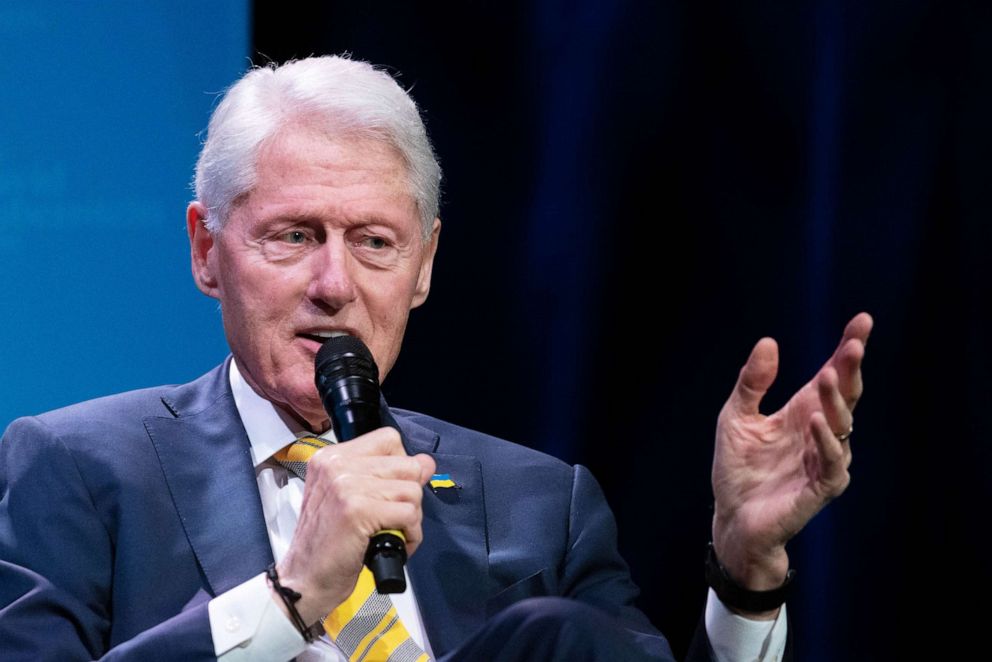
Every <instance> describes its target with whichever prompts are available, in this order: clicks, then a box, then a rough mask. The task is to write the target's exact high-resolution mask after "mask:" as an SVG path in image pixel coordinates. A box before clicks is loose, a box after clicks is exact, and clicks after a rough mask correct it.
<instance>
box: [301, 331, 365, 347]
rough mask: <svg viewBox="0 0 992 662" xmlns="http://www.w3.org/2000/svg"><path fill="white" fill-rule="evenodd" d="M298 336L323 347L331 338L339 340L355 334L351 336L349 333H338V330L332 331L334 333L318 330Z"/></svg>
mask: <svg viewBox="0 0 992 662" xmlns="http://www.w3.org/2000/svg"><path fill="white" fill-rule="evenodd" d="M296 335H298V336H299V337H301V338H306V339H307V340H311V341H313V342H315V343H319V344H321V345H323V344H324V343H325V342H327V341H328V340H330V339H331V338H337V337H338V336H347V335H354V334H350V333H348V332H347V331H338V330H332V331H323V330H317V331H310V332H303V333H298V334H296Z"/></svg>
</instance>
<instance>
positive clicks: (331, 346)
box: [314, 336, 406, 593]
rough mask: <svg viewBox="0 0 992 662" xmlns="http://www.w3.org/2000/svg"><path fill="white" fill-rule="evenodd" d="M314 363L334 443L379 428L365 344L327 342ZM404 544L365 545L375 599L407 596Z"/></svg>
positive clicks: (382, 536) (392, 534) (383, 538)
mask: <svg viewBox="0 0 992 662" xmlns="http://www.w3.org/2000/svg"><path fill="white" fill-rule="evenodd" d="M315 363H316V372H315V376H314V379H315V380H316V383H317V393H318V394H319V395H320V400H321V402H322V403H323V404H324V409H325V410H326V411H327V414H328V416H330V418H331V425H332V426H333V427H334V434H335V435H336V436H337V438H338V441H350V440H352V439H354V438H355V437H358V436H360V435H363V434H365V433H366V432H371V431H372V430H377V429H378V428H381V427H382V420H381V418H380V417H379V368H378V367H376V364H375V359H373V358H372V353H371V352H369V349H368V347H366V346H365V343H363V342H362V341H361V340H359V339H358V338H355V337H354V336H337V337H334V338H331V339H329V340H327V341H326V342H325V343H324V344H323V346H322V347H321V348H320V350H319V351H318V352H317V359H316V362H315ZM405 542H406V540H405V538H404V537H403V533H402V532H401V531H397V530H393V529H390V530H385V531H379V532H378V533H376V534H375V535H374V536H372V538H371V540H370V541H369V548H368V550H367V551H366V552H365V565H366V566H368V568H369V570H370V571H371V572H372V576H373V577H374V578H375V587H376V590H378V591H379V593H402V592H403V591H405V590H406V576H405V575H404V574H403V565H404V564H405V563H406V545H405Z"/></svg>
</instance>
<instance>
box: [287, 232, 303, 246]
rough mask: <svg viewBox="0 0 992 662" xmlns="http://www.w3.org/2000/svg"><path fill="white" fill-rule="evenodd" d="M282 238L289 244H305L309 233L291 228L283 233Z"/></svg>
mask: <svg viewBox="0 0 992 662" xmlns="http://www.w3.org/2000/svg"><path fill="white" fill-rule="evenodd" d="M282 239H283V241H285V242H286V243H287V244H304V243H306V241H307V235H306V233H305V232H303V231H302V230H290V231H289V232H286V233H284V234H283V235H282Z"/></svg>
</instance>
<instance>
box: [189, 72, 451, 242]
mask: <svg viewBox="0 0 992 662" xmlns="http://www.w3.org/2000/svg"><path fill="white" fill-rule="evenodd" d="M295 119H302V120H305V121H306V122H307V123H308V124H312V123H316V125H317V126H319V127H321V128H322V129H323V130H326V131H327V132H328V133H332V134H333V133H337V134H344V135H348V136H357V137H361V138H373V139H376V140H382V141H384V142H386V143H388V144H389V145H391V146H393V147H394V148H396V149H397V150H398V151H399V153H400V155H401V156H402V158H403V160H404V161H405V162H406V166H407V172H408V175H409V179H410V188H411V193H412V194H413V197H414V200H415V201H416V204H417V211H418V212H419V214H420V222H421V226H422V230H423V237H424V239H425V240H426V239H427V238H428V237H429V236H430V233H431V228H432V226H433V222H434V219H435V218H436V217H437V214H438V206H439V197H440V186H441V167H440V166H439V165H438V162H437V157H436V156H435V154H434V149H433V148H432V147H431V143H430V140H429V139H428V137H427V129H426V128H425V127H424V122H423V120H422V119H421V117H420V112H419V111H418V110H417V104H416V103H414V101H413V99H411V98H410V95H409V94H407V93H406V92H405V91H403V89H402V88H401V87H400V86H399V85H398V84H397V83H396V81H395V80H393V78H392V76H390V75H389V74H387V73H386V72H384V71H380V70H377V69H375V68H374V67H373V66H372V65H371V64H369V63H367V62H361V61H358V60H351V59H348V58H345V57H340V56H336V55H335V56H331V55H328V56H323V57H311V58H306V59H303V60H296V61H293V62H287V63H286V64H283V65H281V66H279V65H276V64H270V65H268V66H264V67H258V68H255V69H252V70H250V71H248V73H246V74H245V75H244V76H242V77H241V79H240V80H238V82H236V83H235V84H234V85H232V86H231V87H230V88H229V89H228V90H227V92H225V94H224V97H223V99H222V100H221V102H220V104H218V106H217V108H216V110H214V112H213V114H212V115H211V116H210V124H209V126H208V127H207V139H206V141H205V142H204V143H203V149H202V150H201V151H200V156H199V158H198V159H197V161H196V176H195V179H194V180H193V189H194V191H195V193H196V198H197V200H199V201H200V203H201V204H203V205H204V206H205V207H206V209H207V218H206V220H205V224H206V226H207V229H208V230H209V231H210V232H212V233H216V232H218V231H219V230H221V229H222V228H223V227H224V224H225V223H226V222H227V218H228V215H229V214H230V212H231V208H232V206H233V205H234V204H235V202H236V201H237V199H238V197H239V196H242V195H245V194H246V193H248V192H249V191H251V189H252V187H254V185H255V177H256V172H255V171H256V164H257V161H258V153H259V150H260V148H261V146H262V145H263V143H264V142H265V141H266V140H267V139H269V138H271V137H272V136H274V135H275V134H276V133H277V132H278V131H279V130H280V129H281V128H283V127H285V126H287V125H288V124H289V123H290V122H291V121H293V120H295Z"/></svg>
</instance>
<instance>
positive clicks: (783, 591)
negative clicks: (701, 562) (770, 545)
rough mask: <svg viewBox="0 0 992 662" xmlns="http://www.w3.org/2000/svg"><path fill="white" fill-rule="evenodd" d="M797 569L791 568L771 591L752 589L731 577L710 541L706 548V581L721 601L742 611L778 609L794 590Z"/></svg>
mask: <svg viewBox="0 0 992 662" xmlns="http://www.w3.org/2000/svg"><path fill="white" fill-rule="evenodd" d="M795 576H796V571H795V570H789V572H788V573H786V575H785V581H784V582H782V585H781V586H779V587H778V588H773V589H772V590H770V591H751V590H748V589H746V588H744V587H743V586H741V585H740V584H738V583H737V582H735V581H734V580H733V579H731V578H730V575H728V574H727V571H726V570H725V569H724V567H723V566H722V565H720V560H719V559H717V558H716V550H714V549H713V543H710V544H709V546H708V547H707V550H706V583H707V584H709V585H710V587H711V588H712V589H713V590H714V591H716V595H717V597H718V598H720V601H721V602H723V604H725V605H727V606H728V607H733V608H734V609H739V610H741V611H750V612H762V611H772V610H773V609H778V608H779V607H781V606H782V604H783V603H784V602H785V599H786V598H787V597H788V595H789V593H790V592H791V590H792V579H793V578H794V577H795Z"/></svg>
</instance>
